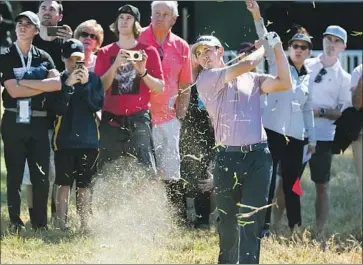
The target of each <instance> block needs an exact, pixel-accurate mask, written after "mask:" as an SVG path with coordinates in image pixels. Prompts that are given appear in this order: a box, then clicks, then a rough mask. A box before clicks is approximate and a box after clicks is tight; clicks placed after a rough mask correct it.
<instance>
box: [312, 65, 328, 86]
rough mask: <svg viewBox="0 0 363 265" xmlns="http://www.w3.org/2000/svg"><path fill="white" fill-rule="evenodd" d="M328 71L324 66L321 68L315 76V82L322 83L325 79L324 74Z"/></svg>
mask: <svg viewBox="0 0 363 265" xmlns="http://www.w3.org/2000/svg"><path fill="white" fill-rule="evenodd" d="M326 73H327V71H326V70H325V69H324V68H321V70H320V72H319V73H318V75H317V76H316V77H315V80H314V82H315V83H320V82H321V81H322V80H323V76H324V75H326Z"/></svg>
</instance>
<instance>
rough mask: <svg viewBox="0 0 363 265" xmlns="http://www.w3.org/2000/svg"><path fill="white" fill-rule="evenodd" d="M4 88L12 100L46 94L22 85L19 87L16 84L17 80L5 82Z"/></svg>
mask: <svg viewBox="0 0 363 265" xmlns="http://www.w3.org/2000/svg"><path fill="white" fill-rule="evenodd" d="M4 86H5V89H6V90H7V91H8V93H9V95H10V96H11V97H12V98H27V97H33V96H36V95H39V94H42V93H44V92H43V91H40V90H35V89H31V88H28V87H25V86H21V85H19V86H18V85H17V84H16V79H10V80H7V81H5V83H4Z"/></svg>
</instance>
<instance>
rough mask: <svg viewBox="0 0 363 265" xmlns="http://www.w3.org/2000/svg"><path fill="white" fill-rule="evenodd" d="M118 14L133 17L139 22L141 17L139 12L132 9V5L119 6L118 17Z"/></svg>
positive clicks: (134, 8)
mask: <svg viewBox="0 0 363 265" xmlns="http://www.w3.org/2000/svg"><path fill="white" fill-rule="evenodd" d="M120 14H130V15H132V16H134V17H135V19H136V21H138V22H140V17H141V15H140V11H139V9H138V8H137V7H134V6H132V5H124V6H121V7H120V8H119V9H118V12H117V15H118V16H119V15H120Z"/></svg>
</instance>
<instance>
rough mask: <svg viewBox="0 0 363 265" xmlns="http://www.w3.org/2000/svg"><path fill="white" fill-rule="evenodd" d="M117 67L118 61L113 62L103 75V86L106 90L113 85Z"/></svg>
mask: <svg viewBox="0 0 363 265" xmlns="http://www.w3.org/2000/svg"><path fill="white" fill-rule="evenodd" d="M117 68H118V67H117V65H116V63H113V64H112V65H111V67H110V68H109V69H108V70H107V72H106V73H105V74H104V75H103V76H101V80H102V83H103V88H104V90H105V91H107V90H108V89H109V88H110V87H111V85H112V82H113V79H114V78H115V74H116V71H117Z"/></svg>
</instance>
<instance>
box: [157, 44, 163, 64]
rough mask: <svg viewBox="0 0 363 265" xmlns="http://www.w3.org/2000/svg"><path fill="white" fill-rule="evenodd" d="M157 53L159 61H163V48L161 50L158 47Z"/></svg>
mask: <svg viewBox="0 0 363 265" xmlns="http://www.w3.org/2000/svg"><path fill="white" fill-rule="evenodd" d="M158 52H159V56H160V60H161V61H163V59H164V50H163V48H161V47H160V46H159V47H158Z"/></svg>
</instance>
